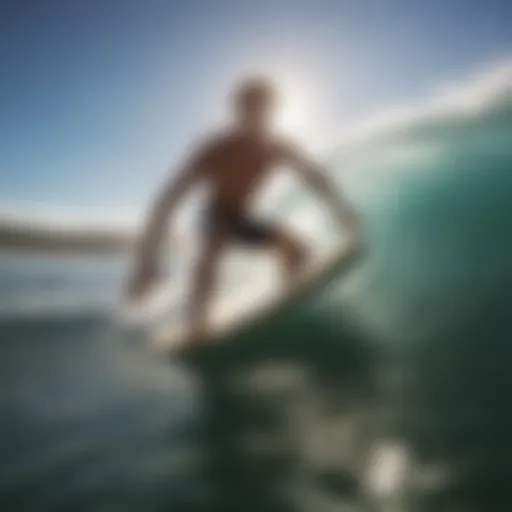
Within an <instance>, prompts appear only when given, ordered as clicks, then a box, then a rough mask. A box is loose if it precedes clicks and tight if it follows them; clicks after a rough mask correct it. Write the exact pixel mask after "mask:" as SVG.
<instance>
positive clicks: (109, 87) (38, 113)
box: [0, 0, 512, 213]
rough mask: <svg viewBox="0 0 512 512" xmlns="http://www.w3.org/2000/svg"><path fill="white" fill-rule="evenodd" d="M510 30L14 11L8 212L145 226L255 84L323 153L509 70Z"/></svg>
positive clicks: (428, 12)
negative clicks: (384, 115) (273, 81)
mask: <svg viewBox="0 0 512 512" xmlns="http://www.w3.org/2000/svg"><path fill="white" fill-rule="evenodd" d="M511 26H512V3H511V2H509V1H507V0H502V1H497V0H489V1H484V0H481V1H474V0H450V1H446V0H429V1H423V0H422V1H420V0H417V1H413V0H387V1H379V0H374V1H365V0H337V1H334V0H331V1H327V0H309V1H305V0H304V1H302V0H293V1H292V0H254V1H250V0H237V1H236V0H201V1H200V0H182V1H180V2H178V1H172V0H167V1H163V0H101V1H99V0H45V1H41V0H31V1H29V0H4V1H3V2H2V3H1V7H0V60H1V62H2V63H3V69H2V73H1V74H0V91H1V94H0V113H1V114H0V205H1V204H4V203H9V204H17V203H19V204H25V205H30V204H37V205H48V206H52V207H53V206H58V207H62V208H65V209H68V210H69V209H78V210H80V209H88V210H95V211H104V212H106V213H107V212H111V211H115V210H120V211H121V210H122V211H139V210H140V208H141V207H143V206H144V202H145V201H146V200H147V199H148V197H149V196H150V195H151V194H152V193H153V192H154V190H155V187H157V185H158V184H159V183H160V182H161V181H162V178H163V176H164V175H165V173H166V169H167V168H168V166H169V164H172V162H178V161H179V158H180V156H181V155H182V154H183V152H184V151H185V150H186V149H187V148H188V147H189V146H190V143H191V142H192V141H193V140H194V139H195V138H196V137H197V136H201V135H202V134H203V133H204V132H205V130H206V131H207V130H208V129H209V127H210V126H212V125H213V124H214V122H215V121H216V119H217V118H218V116H219V115H220V113H221V112H222V109H223V108H224V107H226V103H225V102H226V98H225V96H226V94H227V92H228V90H229V86H230V84H231V83H232V81H233V80H234V79H236V78H237V77H239V76H240V75H241V74H243V73H244V72H247V71H253V70H254V71H259V70H263V71H269V72H274V71H275V72H276V77H278V78H279V77H280V76H281V75H283V76H284V77H286V80H287V81H288V82H287V83H288V84H291V86H292V88H293V87H297V89H298V90H300V91H301V94H302V95H303V97H304V95H305V96H306V100H307V108H304V112H301V111H300V107H301V106H303V104H304V98H303V99H302V100H301V101H302V103H300V104H298V105H296V112H295V114H296V117H297V115H298V118H299V121H300V122H302V125H303V126H306V125H307V126H308V127H309V134H310V135H311V136H315V137H317V138H321V137H322V136H323V135H322V134H323V133H324V132H325V133H326V134H327V133H332V131H333V130H336V129H337V128H338V127H340V128H341V127H345V126H346V125H349V124H350V123H352V122H354V121H356V120H358V119H360V118H362V117H365V116H368V115H370V114H371V113H372V112H375V111H378V110H379V109H382V108H383V107H386V106H388V105H392V104H397V103H399V104H400V103H407V102H412V101H415V100H418V99H419V98H421V97H423V96H424V95H426V94H428V92H429V91H431V90H432V88H435V87H437V86H439V85H442V84H444V83H450V82H451V81H453V80H457V79H459V77H463V76H465V75H467V74H468V73H470V72H472V71H474V70H478V69H479V68H481V67H482V66H485V65H487V64H488V63H492V62H493V61H495V60H499V59H501V58H504V57H506V56H509V55H510V54H511V53H512V30H510V27H511ZM285 90H286V88H285ZM297 109H298V110H297ZM301 116H302V117H301ZM300 122H298V126H299V128H300Z"/></svg>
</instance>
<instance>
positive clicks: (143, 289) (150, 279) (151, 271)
mask: <svg viewBox="0 0 512 512" xmlns="http://www.w3.org/2000/svg"><path fill="white" fill-rule="evenodd" d="M159 277H160V273H159V270H158V267H157V265H156V264H155V263H154V262H149V261H145V262H141V263H139V264H138V265H137V266H136V268H135V271H134V273H133V275H132V277H131V278H130V280H129V281H128V284H127V286H126V290H125V298H126V300H127V301H129V302H139V301H141V300H143V299H144V298H145V296H147V294H148V293H149V292H150V291H151V289H152V288H153V287H154V286H155V284H156V283H157V281H158V279H159Z"/></svg>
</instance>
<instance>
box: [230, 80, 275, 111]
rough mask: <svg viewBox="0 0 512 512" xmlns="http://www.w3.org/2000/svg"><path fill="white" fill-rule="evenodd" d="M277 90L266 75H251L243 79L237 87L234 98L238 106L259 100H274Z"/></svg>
mask: <svg viewBox="0 0 512 512" xmlns="http://www.w3.org/2000/svg"><path fill="white" fill-rule="evenodd" d="M276 96H277V92H276V89H275V87H274V84H273V83H272V82H271V81H270V80H269V79H267V78H265V77H250V78H246V79H244V80H243V81H241V82H240V83H239V84H238V85H237V86H236V88H235V94H234V97H235V98H234V99H235V103H236V104H237V105H238V106H242V107H243V106H246V105H250V104H254V103H259V102H272V101H274V100H275V99H276Z"/></svg>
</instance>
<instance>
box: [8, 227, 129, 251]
mask: <svg viewBox="0 0 512 512" xmlns="http://www.w3.org/2000/svg"><path fill="white" fill-rule="evenodd" d="M136 241H137V237H136V235H135V233H122V232H115V231H113V230H105V231H101V230H94V231H93V230H85V229H84V230H70V229H62V230H57V229H49V228H41V227H37V228H36V227H30V226H24V227H21V226H9V225H0V253H12V252H30V253H31V254H45V255H69V256H85V255H118V254H128V253H129V252H131V251H133V250H134V248H135V246H136Z"/></svg>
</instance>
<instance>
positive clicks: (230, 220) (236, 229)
mask: <svg viewBox="0 0 512 512" xmlns="http://www.w3.org/2000/svg"><path fill="white" fill-rule="evenodd" d="M275 102H276V92H275V90H274V89H273V87H272V85H271V84H270V83H268V82H267V81H266V80H264V79H249V80H247V81H245V82H244V83H243V84H241V85H239V86H238V88H237V89H236V90H235V94H234V98H233V103H234V114H235V123H234V127H233V128H232V129H230V130H229V131H228V132H227V133H223V134H222V135H217V136H214V137H212V138H211V139H210V140H209V141H208V142H206V143H203V144H202V145H200V147H198V148H197V149H196V151H195V152H194V153H193V154H192V155H191V157H190V158H189V159H188V161H187V162H186V163H185V166H184V168H182V169H181V172H180V173H179V174H178V177H177V179H176V180H173V181H172V182H170V183H169V184H168V185H167V186H166V187H165V188H164V190H163V192H162V194H161V196H160V197H159V198H158V200H157V201H156V204H155V205H154V207H153V209H152V211H151V215H150V218H149V222H148V225H147V227H146V230H145V232H144V234H143V237H142V243H141V245H140V250H139V253H138V257H137V263H136V266H135V271H134V273H133V275H132V277H131V280H130V282H129V283H128V289H127V295H128V298H129V299H130V300H138V299H141V298H142V297H143V296H144V295H145V294H146V292H147V291H148V290H149V288H150V287H151V286H152V285H153V284H154V283H155V281H156V279H157V277H158V268H157V267H158V265H157V253H158V249H159V246H160V243H161V240H162V238H163V232H164V230H165V226H166V222H167V219H168V217H169V216H170V215H171V214H173V213H174V212H175V210H176V206H177V204H178V202H179V200H180V199H181V198H182V197H183V195H184V194H185V193H187V192H189V191H190V189H191V187H192V186H193V185H197V184H200V183H203V184H205V185H206V186H207V189H208V192H209V199H208V205H207V208H206V210H205V216H204V233H203V248H202V253H201V257H200V260H199V264H198V267H197V269H196V275H195V279H194V283H193V289H192V296H191V304H190V310H189V311H190V317H189V322H190V330H191V331H190V339H194V340H199V339H201V336H202V333H204V330H205V327H206V325H205V318H206V307H207V302H208V297H209V294H210V292H211V291H212V288H213V286H214V284H215V283H214V282H215V275H216V269H217V267H218V262H219V257H220V256H221V254H222V252H223V250H224V249H225V248H226V246H227V244H228V243H230V242H239V243H244V244H247V245H250V246H259V247H264V248H268V249H270V250H274V251H275V252H276V253H277V255H278V256H279V257H280V259H281V261H282V263H283V269H284V271H285V276H286V277H287V278H288V279H291V278H292V277H293V276H295V275H296V273H297V271H298V270H299V269H300V268H301V267H302V266H303V264H304V263H305V261H306V254H307V248H306V247H305V245H304V244H303V243H302V241H300V240H299V239H297V238H296V237H295V236H294V235H293V234H292V233H290V232H288V231H286V230H285V229H282V228H281V227H279V226H276V225H269V224H268V223H264V222H262V221H260V220H258V219H257V218H255V217H253V216H251V213H250V211H249V208H250V206H251V199H252V198H253V196H254V195H255V192H256V191H257V190H258V189H259V188H260V186H261V185H262V183H263V181H264V180H265V178H267V177H268V176H269V175H270V174H271V173H272V171H273V170H274V169H275V168H276V167H278V166H283V165H285V166H288V167H290V168H292V169H294V170H295V171H296V172H297V173H298V174H299V175H300V176H301V177H302V178H303V179H304V180H305V182H306V184H307V185H309V186H310V187H311V188H313V189H315V190H316V191H318V192H319V193H320V195H322V196H323V197H324V199H325V200H326V201H327V202H328V203H329V205H330V206H331V207H332V209H333V210H334V214H335V216H336V218H337V219H338V220H339V221H340V223H341V225H342V226H343V227H345V228H346V229H348V230H349V231H350V232H351V233H352V234H355V231H356V227H357V222H356V218H355V216H354V214H353V212H352V210H351V209H350V208H349V207H348V205H347V204H346V203H345V202H344V201H343V200H342V198H341V197H339V196H338V195H337V194H336V193H335V189H334V187H333V186H332V185H331V184H330V183H328V182H327V180H326V178H325V175H324V173H323V172H322V170H321V169H320V168H319V166H318V165H316V164H315V163H314V162H312V161H310V160H309V159H308V158H307V157H305V156H304V155H303V154H302V153H301V152H300V151H299V150H298V149H297V148H295V147H293V146H292V145H291V144H289V143H286V142H284V141H282V140H280V139H278V138H276V137H275V136H274V135H273V134H272V133H271V129H270V128H271V120H272V114H273V111H274V107H275Z"/></svg>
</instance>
